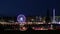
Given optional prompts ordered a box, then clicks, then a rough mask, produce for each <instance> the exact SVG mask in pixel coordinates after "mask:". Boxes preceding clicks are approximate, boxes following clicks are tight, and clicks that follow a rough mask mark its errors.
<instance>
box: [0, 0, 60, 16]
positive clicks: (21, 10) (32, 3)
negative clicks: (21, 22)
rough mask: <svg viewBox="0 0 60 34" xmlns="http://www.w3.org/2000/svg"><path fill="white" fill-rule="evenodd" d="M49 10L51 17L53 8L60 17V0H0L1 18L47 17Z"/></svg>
mask: <svg viewBox="0 0 60 34" xmlns="http://www.w3.org/2000/svg"><path fill="white" fill-rule="evenodd" d="M47 8H48V9H49V10H50V14H51V15H52V9H53V8H55V9H56V15H60V0H0V16H17V15H19V14H24V15H26V16H29V15H32V16H34V15H36V16H46V13H47V12H46V11H47Z"/></svg>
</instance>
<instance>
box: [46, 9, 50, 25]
mask: <svg viewBox="0 0 60 34" xmlns="http://www.w3.org/2000/svg"><path fill="white" fill-rule="evenodd" d="M45 22H46V24H48V23H49V22H51V19H50V11H49V9H47V14H46V18H45Z"/></svg>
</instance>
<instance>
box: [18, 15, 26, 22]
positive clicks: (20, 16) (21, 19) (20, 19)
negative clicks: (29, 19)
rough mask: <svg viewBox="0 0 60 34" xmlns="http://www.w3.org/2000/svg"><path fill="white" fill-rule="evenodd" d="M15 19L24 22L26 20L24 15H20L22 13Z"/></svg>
mask: <svg viewBox="0 0 60 34" xmlns="http://www.w3.org/2000/svg"><path fill="white" fill-rule="evenodd" d="M17 21H18V22H19V23H24V22H25V21H26V17H25V16H24V15H22V14H21V15H18V17H17Z"/></svg>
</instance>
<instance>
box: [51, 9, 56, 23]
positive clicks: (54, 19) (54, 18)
mask: <svg viewBox="0 0 60 34" xmlns="http://www.w3.org/2000/svg"><path fill="white" fill-rule="evenodd" d="M52 23H56V21H55V9H53V22H52Z"/></svg>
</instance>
